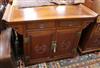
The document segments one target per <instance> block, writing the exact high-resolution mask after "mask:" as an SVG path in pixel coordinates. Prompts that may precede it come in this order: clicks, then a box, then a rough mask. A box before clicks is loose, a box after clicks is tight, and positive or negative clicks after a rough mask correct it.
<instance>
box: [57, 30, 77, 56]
mask: <svg viewBox="0 0 100 68" xmlns="http://www.w3.org/2000/svg"><path fill="white" fill-rule="evenodd" d="M77 31H78V29H76V28H74V29H63V30H57V34H56V40H57V44H56V45H57V47H56V52H55V55H56V56H61V57H64V56H68V55H70V54H72V55H73V51H74V50H75V49H76V47H77V43H78V40H79V35H78V33H77Z"/></svg>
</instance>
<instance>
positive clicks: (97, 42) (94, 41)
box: [83, 34, 100, 51]
mask: <svg viewBox="0 0 100 68" xmlns="http://www.w3.org/2000/svg"><path fill="white" fill-rule="evenodd" d="M83 49H85V50H91V51H93V50H97V49H100V35H98V34H97V35H95V34H94V35H92V37H91V38H90V39H89V40H88V42H87V44H86V45H85V46H84V48H83Z"/></svg>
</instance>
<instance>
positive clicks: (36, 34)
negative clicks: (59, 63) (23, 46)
mask: <svg viewBox="0 0 100 68" xmlns="http://www.w3.org/2000/svg"><path fill="white" fill-rule="evenodd" d="M28 34H29V37H30V45H29V46H30V56H31V58H32V59H39V58H46V57H50V55H51V42H52V37H53V34H54V33H53V31H33V32H28Z"/></svg>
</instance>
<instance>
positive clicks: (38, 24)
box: [26, 22, 55, 29]
mask: <svg viewBox="0 0 100 68" xmlns="http://www.w3.org/2000/svg"><path fill="white" fill-rule="evenodd" d="M54 26H55V24H54V22H31V23H28V24H26V29H45V28H53V27H54Z"/></svg>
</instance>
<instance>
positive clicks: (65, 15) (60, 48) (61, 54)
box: [3, 4, 97, 65]
mask: <svg viewBox="0 0 100 68" xmlns="http://www.w3.org/2000/svg"><path fill="white" fill-rule="evenodd" d="M51 11H52V12H51ZM43 12H44V13H43ZM78 12H79V13H78ZM96 17H97V14H96V13H95V12H93V11H92V10H90V9H88V8H87V7H85V6H84V5H82V4H80V5H68V6H65V5H60V6H44V7H33V8H20V9H19V8H17V7H16V6H13V5H12V6H10V5H8V6H7V8H6V11H5V14H4V16H3V20H6V21H7V22H8V23H9V25H10V26H11V27H13V28H14V30H16V31H17V32H18V33H19V34H21V35H23V38H24V62H25V65H29V64H35V63H40V62H46V61H51V60H57V59H61V58H69V57H74V56H76V55H77V52H76V49H77V47H78V43H79V39H80V36H81V32H82V30H83V29H85V28H86V27H87V26H88V25H89V24H90V23H91V22H94V21H95V19H96Z"/></svg>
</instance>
